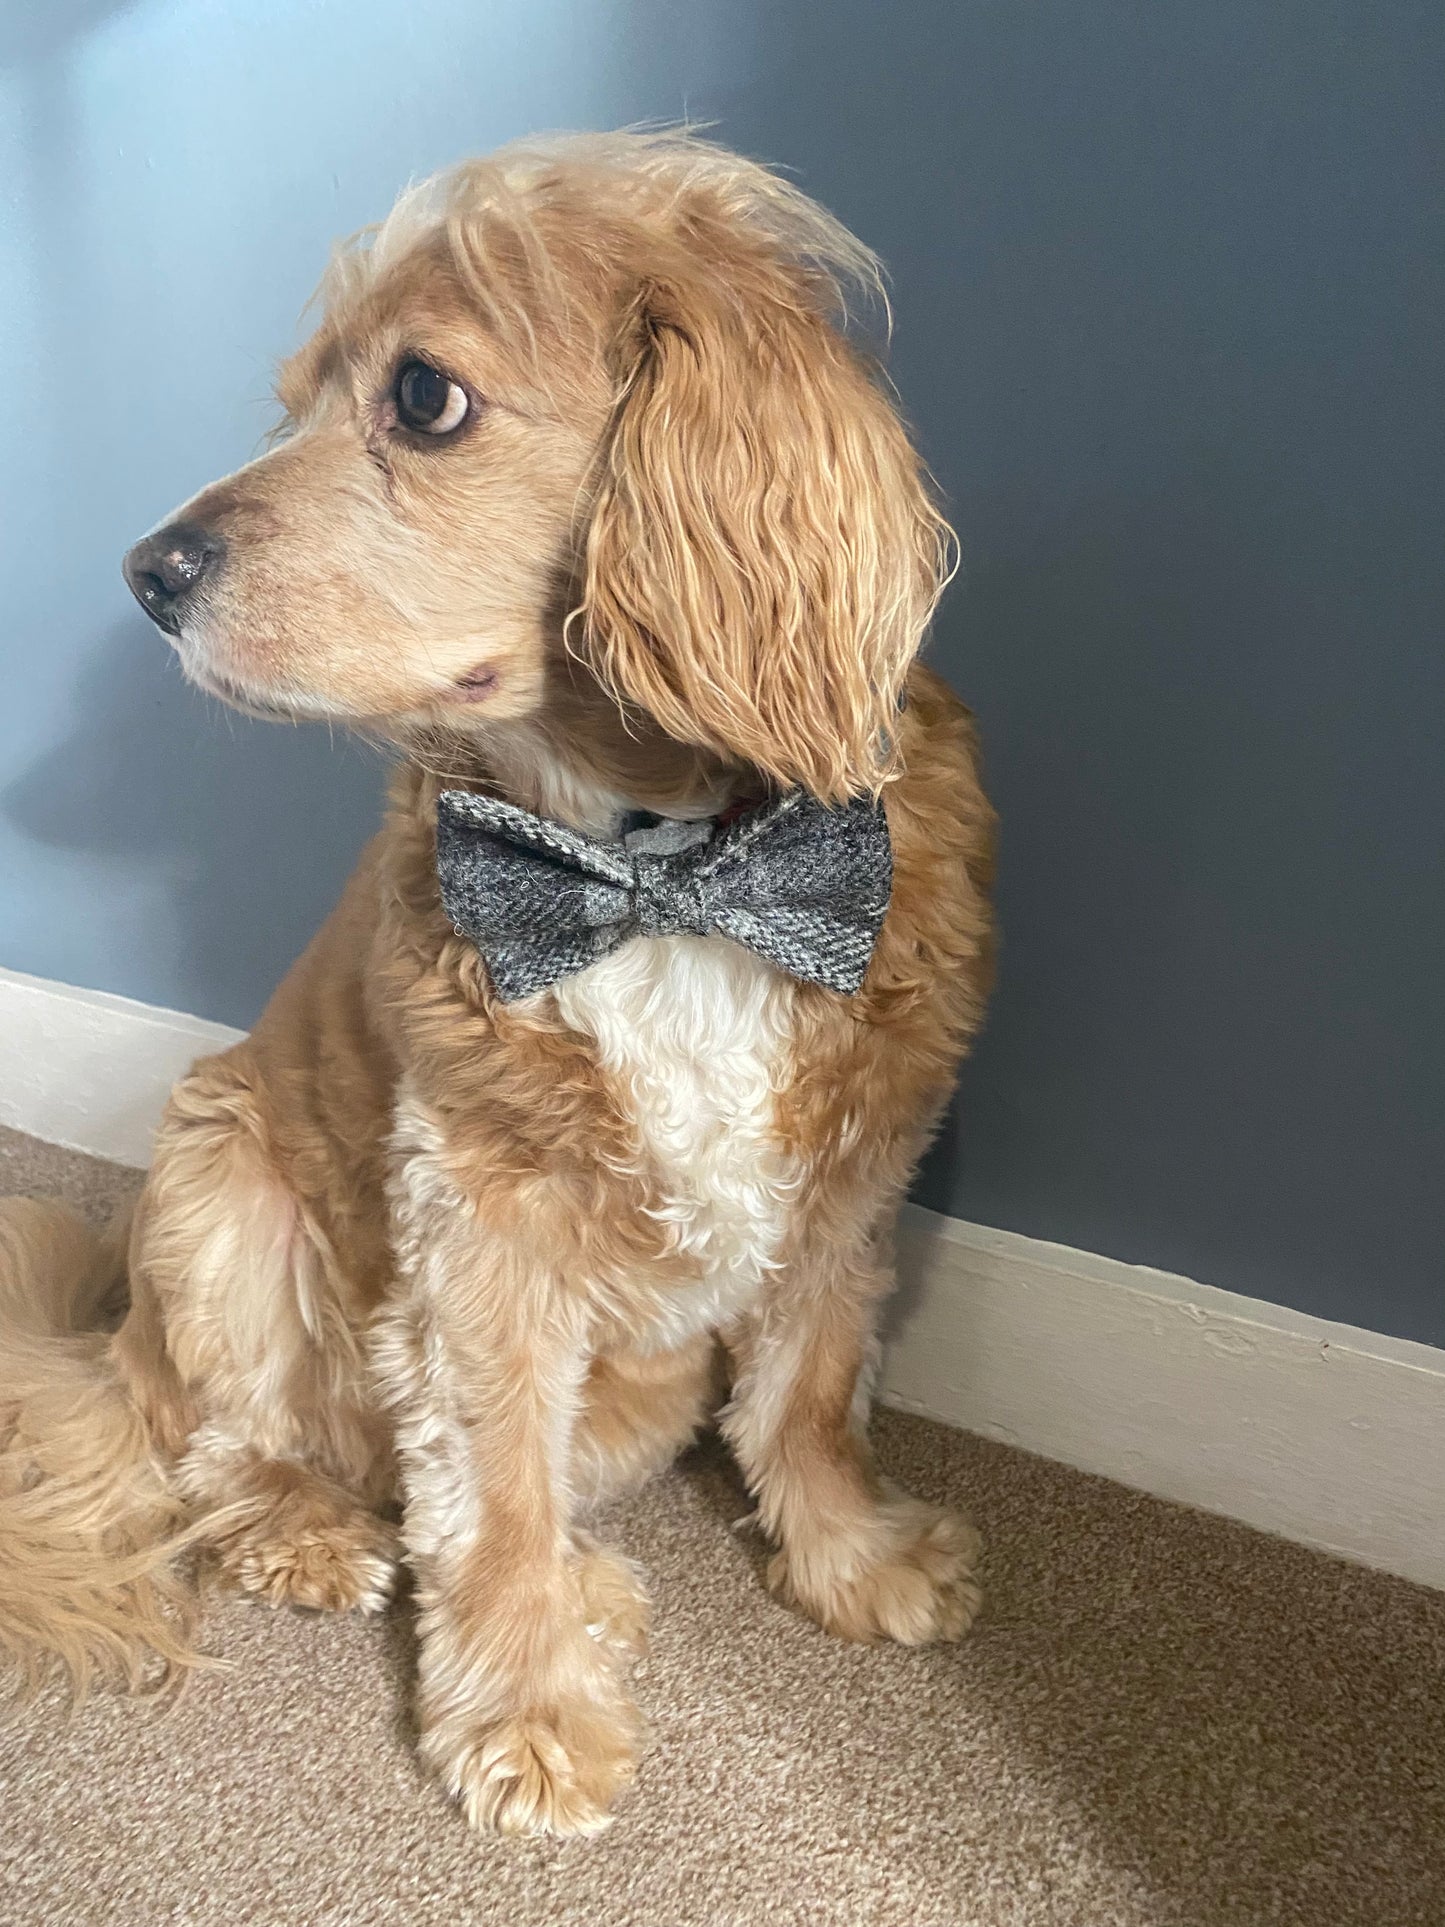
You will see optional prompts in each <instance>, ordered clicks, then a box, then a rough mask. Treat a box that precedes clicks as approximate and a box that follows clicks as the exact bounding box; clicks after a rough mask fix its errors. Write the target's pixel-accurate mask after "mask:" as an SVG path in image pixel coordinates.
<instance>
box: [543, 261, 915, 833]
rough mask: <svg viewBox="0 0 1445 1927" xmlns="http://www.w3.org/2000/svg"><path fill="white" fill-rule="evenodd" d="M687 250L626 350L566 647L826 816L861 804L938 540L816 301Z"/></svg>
mask: <svg viewBox="0 0 1445 1927" xmlns="http://www.w3.org/2000/svg"><path fill="white" fill-rule="evenodd" d="M693 241H694V246H693V248H692V250H691V253H690V255H689V257H688V259H687V261H686V264H685V265H680V266H678V267H676V268H675V269H674V271H673V273H672V274H671V275H669V276H667V277H665V278H653V279H651V280H649V282H648V284H647V285H646V286H645V288H644V289H643V291H642V293H641V295H640V296H639V298H638V301H637V304H636V307H635V309H634V311H633V313H632V314H631V315H630V316H629V319H628V326H627V328H626V330H625V333H624V340H623V344H622V349H621V353H622V355H623V357H624V363H623V366H624V377H623V380H624V385H623V390H622V396H621V400H620V402H619V404H618V408H617V412H616V415H615V418H614V421H613V423H612V429H611V434H610V438H609V441H608V443H607V446H606V448H605V450H604V451H603V456H602V468H601V476H600V485H599V488H598V491H597V494H596V497H595V501H594V506H593V513H592V521H591V525H590V529H589V534H588V541H587V550H586V580H585V588H584V594H583V601H582V605H581V608H580V610H579V617H580V620H581V624H582V636H583V642H584V646H585V648H586V651H587V653H588V656H589V658H590V660H591V662H592V664H593V666H594V668H595V669H596V671H597V673H598V675H599V676H600V677H601V679H602V680H603V682H604V683H605V684H606V685H607V686H608V687H609V688H610V689H611V690H612V691H613V693H614V694H615V695H616V696H617V697H618V698H619V699H621V700H624V701H628V702H632V703H635V704H638V705H640V706H641V707H642V708H643V709H645V710H647V711H648V712H649V713H650V714H651V715H652V716H654V717H655V718H656V719H657V721H658V722H659V723H660V724H661V725H662V727H663V728H664V729H665V730H667V732H668V733H669V734H670V735H672V736H675V737H677V738H679V739H680V740H682V741H685V742H690V743H698V744H702V745H703V746H705V747H707V748H709V749H712V750H715V751H718V752H721V753H723V754H725V755H727V756H730V757H735V758H741V759H745V760H746V761H748V762H751V763H753V764H755V765H756V766H757V767H758V768H759V769H761V770H763V771H764V772H765V773H766V774H767V775H768V776H769V777H771V778H773V779H774V780H776V781H777V782H779V783H783V784H801V785H802V786H803V787H804V788H806V789H808V790H810V791H812V793H813V794H814V795H815V796H818V797H821V798H822V799H823V800H824V801H828V802H838V801H841V800H842V799H844V798H845V797H847V796H849V795H853V794H857V793H858V792H860V791H869V790H871V791H875V792H876V791H877V789H878V788H879V787H880V785H881V784H882V783H883V782H884V781H885V779H886V778H887V775H888V773H889V770H890V767H891V765H892V761H893V756H894V749H893V735H894V722H895V713H896V710H897V706H898V701H899V696H900V692H901V690H902V687H903V681H904V678H905V676H906V674H907V670H908V665H909V663H910V662H911V661H912V659H913V656H914V655H915V653H916V651H917V649H918V646H919V643H920V642H921V640H922V636H923V631H924V628H925V625H926V624H927V622H928V618H929V616H930V615H931V614H932V611H933V605H934V603H935V602H936V601H937V599H938V594H939V591H940V589H941V588H942V586H943V583H944V582H945V581H946V580H947V574H948V566H947V565H948V557H949V545H950V543H951V535H950V531H949V530H948V526H947V524H946V523H945V522H944V521H943V520H942V518H941V516H940V515H939V513H938V511H937V510H936V508H935V507H934V505H933V503H932V501H931V499H930V497H929V493H928V490H927V488H926V487H925V486H924V481H923V477H922V474H921V471H920V466H919V462H918V459H917V457H916V455H915V454H914V451H913V449H912V447H911V446H910V444H909V440H908V437H907V435H906V433H905V431H904V429H903V426H902V423H901V422H900V421H899V419H898V416H897V415H896V413H895V412H894V410H893V408H892V406H891V405H890V403H889V402H888V400H887V398H886V397H885V396H884V394H883V393H882V391H881V390H880V388H879V387H878V386H877V385H876V384H875V383H874V381H873V380H872V379H871V378H870V376H869V374H868V372H867V371H866V370H865V368H864V365H863V363H862V361H861V360H860V358H859V357H858V356H857V355H856V354H855V352H854V351H853V349H852V348H851V347H850V346H849V345H848V343H847V342H846V341H845V340H844V339H843V337H842V335H841V334H840V333H839V332H838V331H837V330H836V329H835V328H834V327H833V326H832V325H831V323H830V322H829V320H828V319H827V318H826V306H827V292H828V289H829V288H830V286H831V284H829V283H826V282H825V281H824V279H823V277H822V276H821V275H819V274H816V273H813V272H812V271H810V270H809V269H807V268H804V267H800V266H798V265H797V264H795V263H792V262H788V261H786V260H783V259H780V258H779V257H778V255H777V253H776V252H769V250H768V249H767V248H766V247H765V246H762V245H753V246H749V247H743V246H741V245H737V244H735V245H734V246H733V247H732V249H731V251H730V252H728V253H725V252H724V247H723V244H722V243H721V242H720V241H717V240H716V238H715V244H714V246H712V247H711V248H709V247H707V246H704V245H701V244H700V242H701V237H700V235H699V234H698V233H697V232H696V231H695V232H694V235H693ZM720 257H721V258H720Z"/></svg>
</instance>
